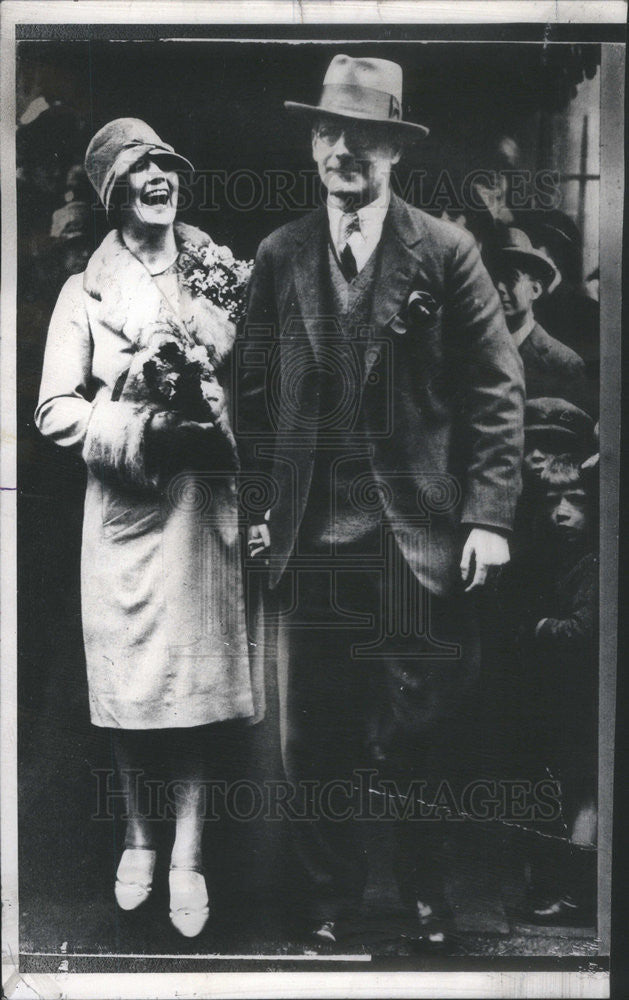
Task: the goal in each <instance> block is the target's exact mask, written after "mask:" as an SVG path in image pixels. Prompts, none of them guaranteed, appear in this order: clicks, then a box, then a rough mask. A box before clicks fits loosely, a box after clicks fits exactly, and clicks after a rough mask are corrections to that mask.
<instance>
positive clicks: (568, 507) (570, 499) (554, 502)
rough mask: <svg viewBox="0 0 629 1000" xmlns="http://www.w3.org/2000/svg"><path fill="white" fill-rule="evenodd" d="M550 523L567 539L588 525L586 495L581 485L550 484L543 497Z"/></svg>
mask: <svg viewBox="0 0 629 1000" xmlns="http://www.w3.org/2000/svg"><path fill="white" fill-rule="evenodd" d="M544 508H545V512H546V517H547V518H548V521H549V523H550V525H551V526H552V527H553V529H554V530H555V531H556V532H557V534H558V535H559V536H561V537H562V538H565V539H566V540H567V541H569V540H574V539H575V538H577V537H578V536H579V535H582V534H583V532H584V531H585V530H586V528H587V526H588V513H587V496H586V492H585V490H584V489H583V487H582V486H579V485H577V484H574V485H570V486H551V487H549V489H548V490H547V491H546V495H545V497H544Z"/></svg>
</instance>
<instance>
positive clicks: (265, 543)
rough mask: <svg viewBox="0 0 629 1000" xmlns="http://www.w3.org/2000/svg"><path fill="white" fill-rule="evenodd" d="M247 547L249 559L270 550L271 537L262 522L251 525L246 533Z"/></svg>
mask: <svg viewBox="0 0 629 1000" xmlns="http://www.w3.org/2000/svg"><path fill="white" fill-rule="evenodd" d="M247 545H248V549H249V555H250V556H251V557H254V556H258V555H260V553H261V552H265V551H268V550H269V549H270V548H271V535H270V533H269V526H268V524H266V523H264V522H263V523H262V524H252V525H251V527H250V528H249V531H248V532H247Z"/></svg>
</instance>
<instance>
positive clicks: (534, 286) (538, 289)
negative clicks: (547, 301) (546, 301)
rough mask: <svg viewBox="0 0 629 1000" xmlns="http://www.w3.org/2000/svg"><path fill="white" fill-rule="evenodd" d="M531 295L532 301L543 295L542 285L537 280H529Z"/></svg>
mask: <svg viewBox="0 0 629 1000" xmlns="http://www.w3.org/2000/svg"><path fill="white" fill-rule="evenodd" d="M531 293H532V296H533V301H535V300H536V299H539V297H540V296H541V295H543V294H544V284H543V282H541V281H540V280H539V278H531Z"/></svg>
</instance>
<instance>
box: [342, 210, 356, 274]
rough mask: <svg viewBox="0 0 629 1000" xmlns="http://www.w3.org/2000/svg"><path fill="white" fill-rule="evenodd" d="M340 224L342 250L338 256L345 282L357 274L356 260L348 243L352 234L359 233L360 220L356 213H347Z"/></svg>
mask: <svg viewBox="0 0 629 1000" xmlns="http://www.w3.org/2000/svg"><path fill="white" fill-rule="evenodd" d="M341 222H342V225H341V239H340V244H341V246H342V247H343V249H342V250H341V253H340V254H339V262H340V264H341V270H342V271H343V277H344V278H345V280H346V281H352V280H353V279H354V278H355V277H356V275H357V274H358V267H357V266H356V258H355V257H354V254H353V252H352V248H351V246H350V245H349V242H348V241H349V238H350V236H351V235H352V233H359V232H360V220H359V218H358V214H357V213H356V212H347V213H345V214H344V215H343V217H342V220H341Z"/></svg>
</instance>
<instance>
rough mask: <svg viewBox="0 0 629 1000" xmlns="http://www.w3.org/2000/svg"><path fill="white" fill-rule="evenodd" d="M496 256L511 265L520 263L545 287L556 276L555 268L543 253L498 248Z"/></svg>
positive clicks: (512, 248) (513, 248)
mask: <svg viewBox="0 0 629 1000" xmlns="http://www.w3.org/2000/svg"><path fill="white" fill-rule="evenodd" d="M496 256H497V258H498V260H499V259H500V258H501V257H502V258H503V259H506V260H508V261H509V262H510V263H511V264H514V265H515V264H516V262H517V261H520V263H521V264H523V265H524V267H525V269H526V270H527V271H531V272H535V273H536V274H537V275H538V276H539V277H540V279H541V280H542V281H543V282H544V284H545V285H547V286H548V285H552V283H553V281H554V280H555V278H556V276H557V268H556V267H555V265H554V264H553V263H552V262H551V261H550V260H549V259H548V257H546V256H545V255H544V254H543V253H539V252H536V251H535V250H533V251H530V250H519V249H518V248H517V247H499V248H498V250H497V252H496Z"/></svg>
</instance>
